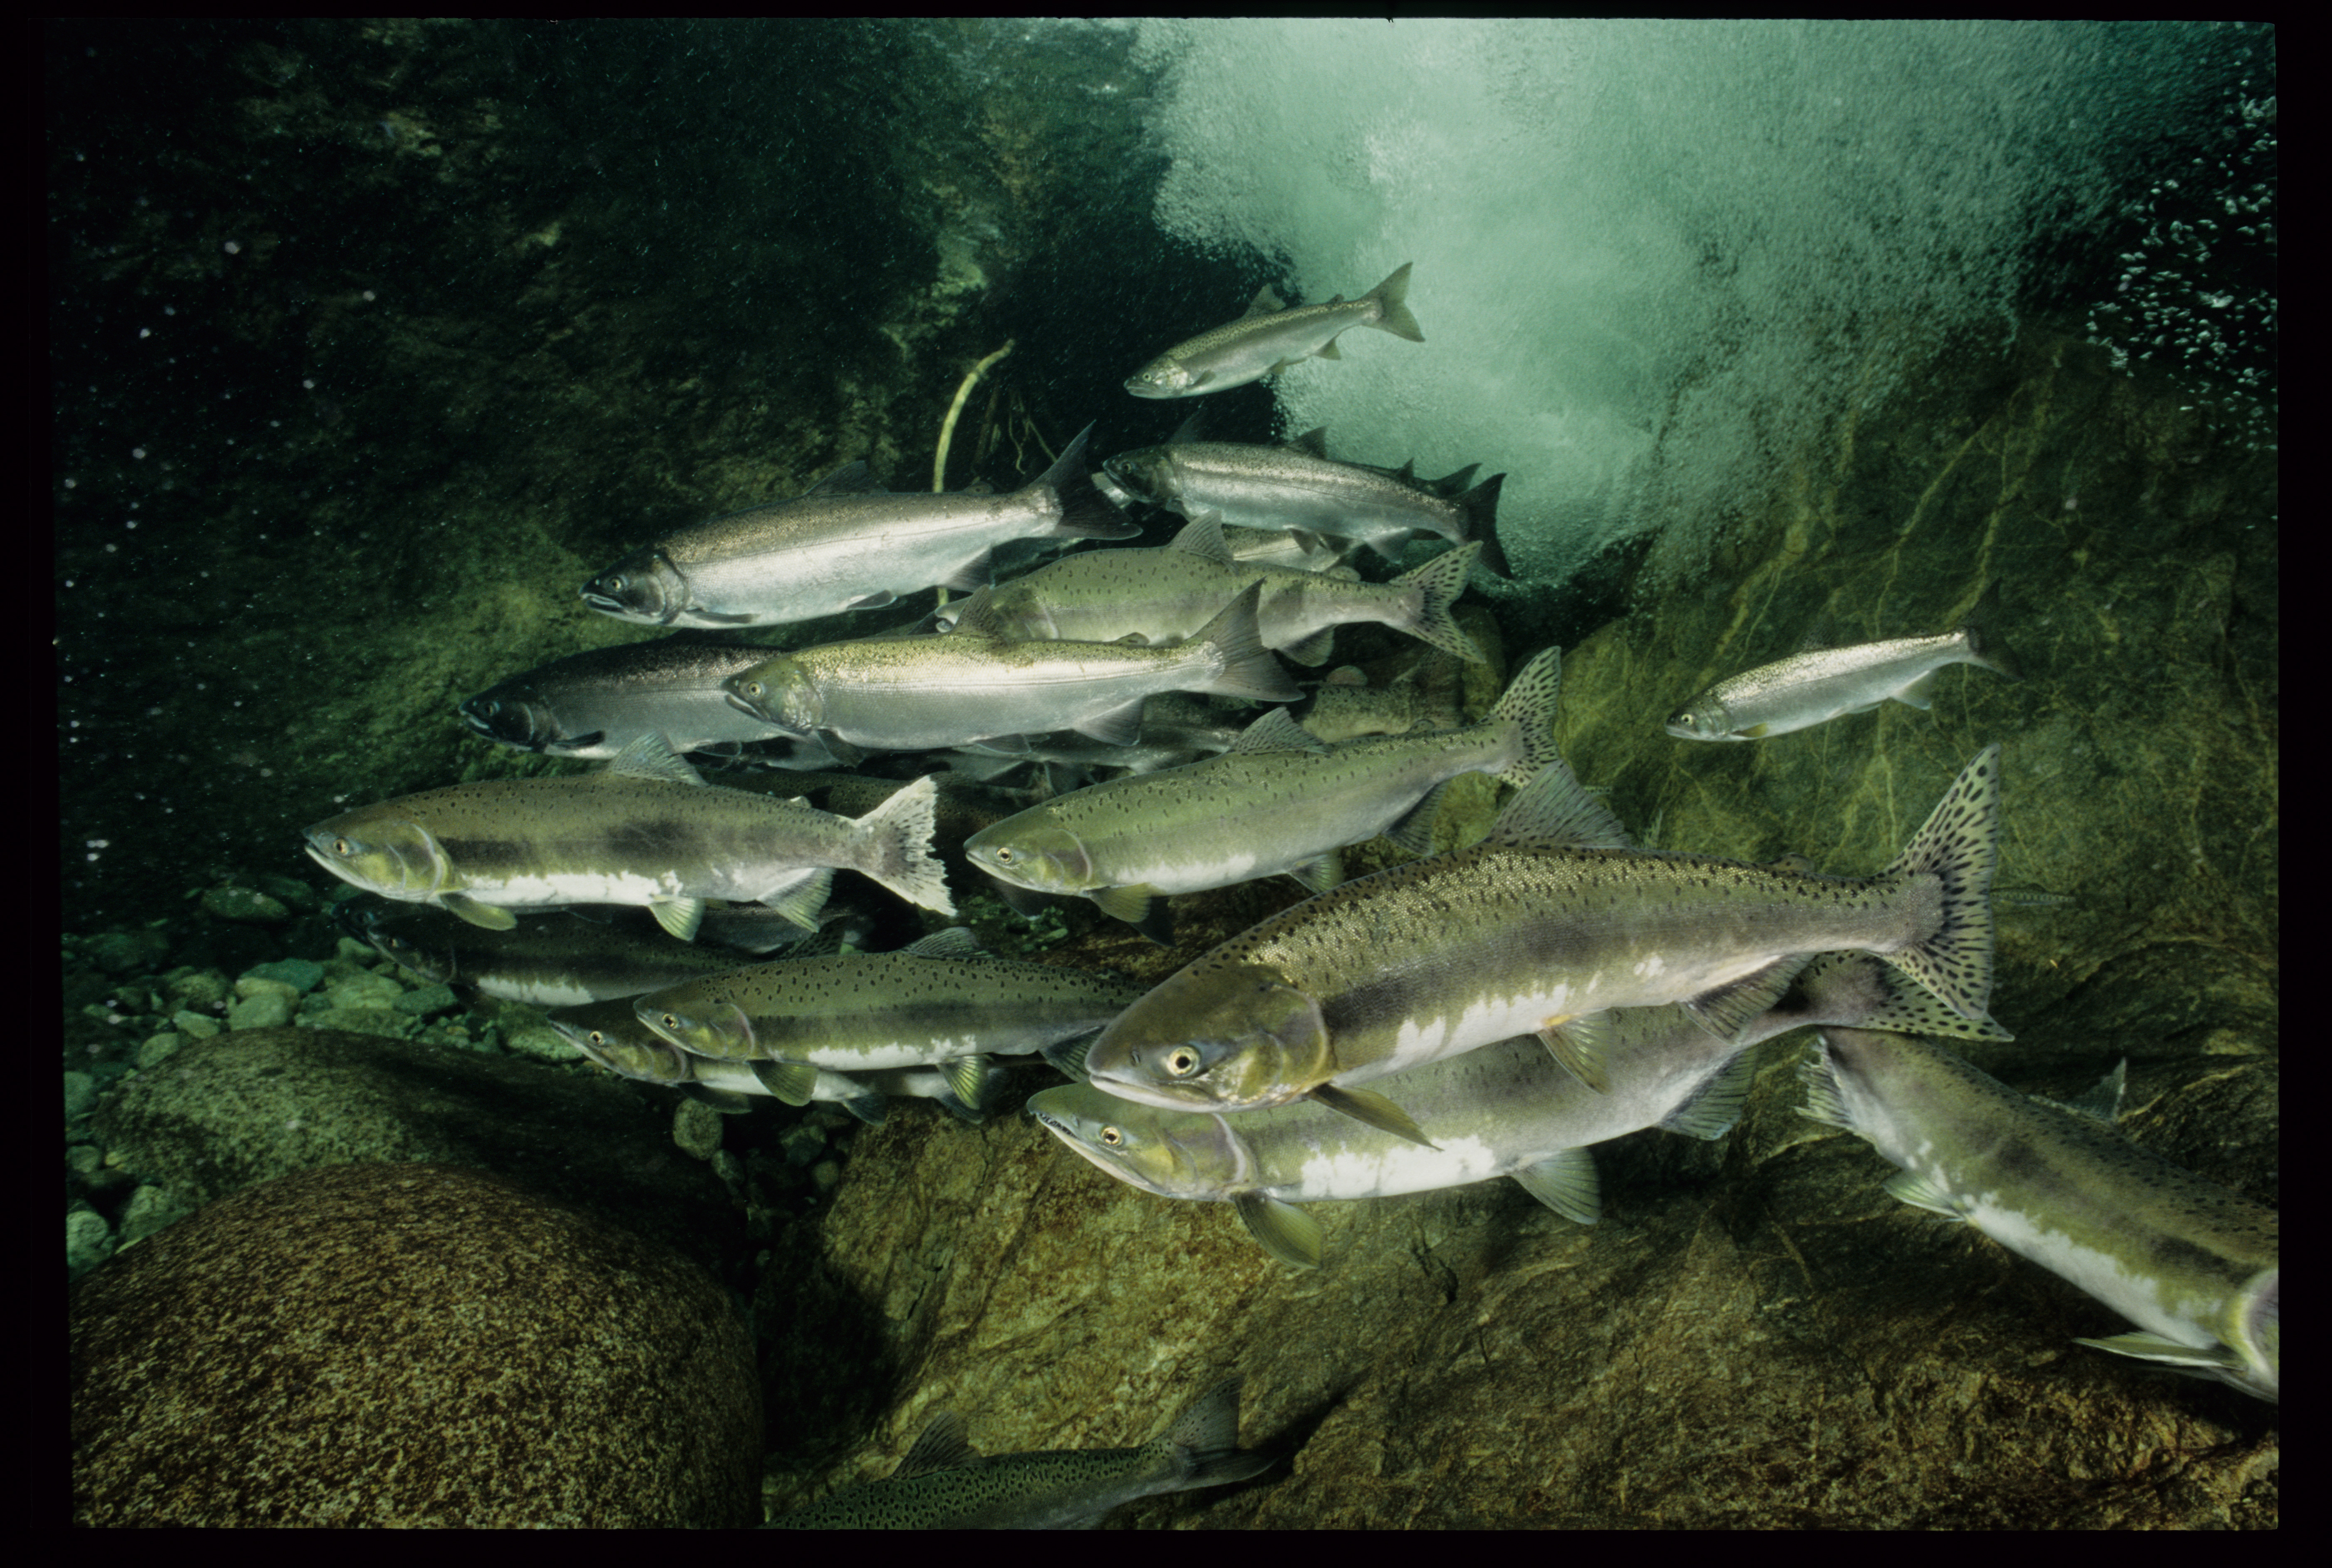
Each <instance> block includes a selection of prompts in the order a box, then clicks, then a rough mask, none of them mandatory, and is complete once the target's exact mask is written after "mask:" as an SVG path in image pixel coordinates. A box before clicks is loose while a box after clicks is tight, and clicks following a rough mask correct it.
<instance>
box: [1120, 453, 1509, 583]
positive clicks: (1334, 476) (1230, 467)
mask: <svg viewBox="0 0 2332 1568" xmlns="http://www.w3.org/2000/svg"><path fill="white" fill-rule="evenodd" d="M1185 428H1186V429H1187V428H1189V427H1188V426H1185ZM1102 466H1103V467H1104V469H1106V470H1107V471H1108V473H1109V474H1110V476H1111V477H1112V478H1113V479H1114V480H1116V481H1117V483H1119V484H1121V485H1123V486H1124V487H1125V488H1126V490H1128V491H1129V492H1132V493H1133V494H1134V495H1137V496H1139V497H1141V498H1142V500H1144V501H1147V502H1152V504H1153V505H1159V506H1165V507H1171V509H1172V510H1174V511H1176V512H1180V513H1181V514H1182V515H1183V516H1184V517H1188V518H1193V519H1196V518H1199V517H1204V516H1207V515H1209V513H1211V514H1213V515H1214V516H1215V517H1216V518H1217V519H1218V520H1219V521H1221V522H1222V524H1223V525H1224V527H1225V528H1227V529H1228V528H1253V529H1270V528H1278V529H1295V530H1299V531H1303V532H1305V533H1311V534H1333V535H1337V536H1341V537H1343V538H1348V539H1356V540H1361V541H1362V542H1363V543H1365V544H1367V545H1368V546H1369V547H1370V548H1371V550H1375V551H1376V552H1377V553H1378V554H1379V555H1381V556H1384V557H1386V558H1387V559H1391V558H1392V557H1393V556H1394V555H1395V554H1397V553H1398V551H1399V550H1400V547H1401V546H1402V545H1403V544H1405V543H1407V542H1408V541H1409V540H1410V539H1412V538H1414V537H1415V536H1416V535H1418V534H1419V533H1435V534H1439V535H1440V536H1441V537H1442V538H1443V539H1446V540H1449V541H1450V542H1451V543H1452V544H1466V543H1468V542H1472V541H1478V542H1479V543H1480V544H1481V546H1482V564H1483V565H1484V566H1486V567H1487V568H1489V569H1490V570H1492V571H1494V572H1496V573H1497V574H1498V575H1499V576H1500V577H1509V576H1512V575H1513V573H1512V570H1511V569H1510V568H1509V567H1508V566H1507V564H1506V552H1505V547H1504V546H1502V545H1500V544H1499V542H1498V533H1497V520H1498V492H1499V491H1500V489H1501V488H1502V487H1503V486H1504V484H1505V478H1506V476H1505V474H1503V473H1494V474H1492V475H1491V476H1490V477H1489V478H1487V479H1486V480H1484V481H1483V482H1482V483H1479V484H1477V485H1475V486H1474V487H1473V488H1472V489H1470V490H1467V491H1466V492H1462V493H1460V494H1457V495H1449V494H1445V493H1443V492H1442V490H1441V489H1439V488H1438V487H1435V486H1432V485H1428V484H1422V483H1419V482H1418V481H1417V480H1416V479H1414V478H1413V477H1410V476H1409V474H1408V473H1407V471H1405V470H1404V471H1400V472H1388V471H1387V470H1385V469H1381V468H1371V467H1369V466H1368V465H1366V464H1359V463H1339V462H1337V461H1336V460H1335V459H1333V458H1332V457H1330V456H1329V455H1328V452H1327V440H1326V435H1325V432H1324V431H1320V430H1311V431H1306V432H1305V434H1304V435H1299V436H1297V437H1296V438H1295V440H1293V441H1291V442H1289V443H1288V444H1287V445H1285V446H1247V445H1238V444H1235V443H1231V442H1225V441H1190V440H1184V439H1181V438H1180V434H1179V433H1178V435H1177V436H1176V438H1175V439H1172V440H1170V441H1168V442H1167V443H1166V444H1165V445H1161V446H1145V447H1142V448H1140V449H1139V450H1137V451H1133V452H1122V453H1120V454H1117V455H1116V456H1115V457H1112V458H1110V459H1108V460H1107V461H1105V462H1104V464H1102Z"/></svg>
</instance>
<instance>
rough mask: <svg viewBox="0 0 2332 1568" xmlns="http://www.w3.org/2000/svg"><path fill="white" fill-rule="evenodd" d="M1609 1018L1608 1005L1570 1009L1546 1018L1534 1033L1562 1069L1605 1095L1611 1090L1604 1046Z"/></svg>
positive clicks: (1606, 1040) (1607, 1035)
mask: <svg viewBox="0 0 2332 1568" xmlns="http://www.w3.org/2000/svg"><path fill="white" fill-rule="evenodd" d="M1610 1022H1611V1014H1610V1009H1602V1010H1601V1011H1598V1012H1591V1013H1571V1014H1566V1015H1564V1016H1563V1017H1562V1018H1549V1019H1547V1020H1546V1021H1545V1022H1544V1023H1543V1024H1541V1025H1540V1026H1539V1028H1538V1029H1537V1031H1536V1033H1537V1035H1538V1040H1539V1044H1541V1045H1543V1046H1544V1047H1546V1048H1547V1050H1548V1052H1549V1053H1550V1054H1552V1055H1553V1057H1554V1059H1555V1061H1556V1062H1557V1063H1559V1064H1560V1065H1561V1066H1562V1067H1563V1071H1565V1072H1567V1073H1569V1074H1570V1075H1571V1076H1572V1077H1574V1078H1576V1079H1578V1080H1579V1081H1580V1082H1581V1083H1582V1084H1584V1085H1587V1086H1588V1087H1589V1088H1591V1089H1592V1090H1594V1091H1595V1092H1596V1093H1597V1094H1599V1095H1608V1094H1610V1092H1611V1076H1610V1071H1609V1070H1608V1068H1607V1066H1606V1063H1605V1056H1606V1049H1605V1047H1606V1044H1607V1042H1608V1040H1609V1038H1610Z"/></svg>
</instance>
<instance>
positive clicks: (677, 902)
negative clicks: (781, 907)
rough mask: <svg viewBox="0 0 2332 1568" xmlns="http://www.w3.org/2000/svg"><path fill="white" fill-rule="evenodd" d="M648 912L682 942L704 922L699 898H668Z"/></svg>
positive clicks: (694, 935) (666, 930) (692, 940)
mask: <svg viewBox="0 0 2332 1568" xmlns="http://www.w3.org/2000/svg"><path fill="white" fill-rule="evenodd" d="M820 902H821V903H822V902H824V901H823V900H821V901H820ZM648 913H650V914H652V915H655V923H657V924H658V925H660V926H662V927H664V931H665V932H666V934H668V935H671V936H676V937H678V938H679V939H680V940H681V941H683V942H694V941H695V940H696V928H697V927H698V926H700V925H702V924H703V923H704V901H703V900H702V899H701V898H674V899H669V900H667V901H665V902H664V903H662V904H649V905H648ZM786 918H787V919H788V920H791V919H793V916H791V915H788V916H787V917H786ZM797 923H798V924H809V923H808V922H806V921H804V922H797Z"/></svg>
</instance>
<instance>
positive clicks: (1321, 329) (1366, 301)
mask: <svg viewBox="0 0 2332 1568" xmlns="http://www.w3.org/2000/svg"><path fill="white" fill-rule="evenodd" d="M1411 264H1412V263H1408V262H1403V263H1401V264H1400V266H1399V267H1397V268H1395V269H1394V271H1393V273H1392V275H1391V277H1389V278H1387V279H1386V280H1385V281H1384V282H1381V283H1379V284H1378V285H1377V286H1376V287H1375V288H1373V289H1371V290H1370V291H1369V292H1367V293H1365V294H1362V296H1361V297H1360V298H1359V299H1357V300H1347V299H1345V298H1344V296H1343V295H1342V294H1338V295H1337V296H1336V297H1335V298H1334V299H1333V300H1330V301H1328V302H1327V303H1326V304H1324V305H1299V306H1297V307H1295V309H1293V310H1290V309H1288V308H1287V307H1286V306H1285V305H1284V304H1282V303H1281V302H1280V299H1279V296H1278V295H1277V294H1276V293H1274V292H1272V290H1271V287H1270V285H1269V284H1266V285H1265V286H1264V287H1263V288H1262V289H1260V290H1258V291H1257V293H1256V296H1255V299H1254V300H1253V301H1250V302H1249V304H1248V305H1247V314H1246V315H1244V316H1241V317H1240V318H1239V319H1238V320H1236V321H1232V322H1230V323H1228V324H1227V325H1225V326H1220V327H1217V328H1216V329H1214V330H1212V331H1209V332H1201V333H1199V335H1198V336H1197V337H1195V338H1191V339H1186V340H1185V341H1183V342H1180V343H1177V344H1175V345H1174V346H1173V347H1172V348H1171V349H1167V350H1166V351H1165V352H1164V353H1163V354H1161V355H1159V356H1158V358H1156V359H1152V361H1150V363H1149V364H1147V365H1144V366H1143V367H1142V368H1141V369H1139V370H1136V371H1135V372H1134V373H1133V375H1131V376H1129V377H1127V378H1126V381H1125V389H1126V390H1127V391H1128V392H1131V393H1133V395H1134V396H1135V397H1199V396H1200V395H1201V394H1204V393H1208V392H1222V391H1227V390H1228V389H1229V388H1231V387H1244V386H1246V385H1247V383H1248V382H1250V381H1260V380H1262V379H1263V378H1265V377H1266V376H1271V375H1276V374H1277V373H1278V372H1279V371H1282V370H1285V369H1286V368H1288V367H1289V366H1290V365H1294V364H1295V363H1297V362H1298V361H1300V360H1303V359H1313V358H1317V359H1343V355H1342V354H1340V353H1338V352H1337V350H1336V339H1337V337H1338V335H1339V334H1341V333H1343V332H1346V331H1349V330H1352V328H1354V327H1374V328H1375V329H1376V330H1378V331H1380V332H1391V334H1392V335H1393V336H1394V337H1396V338H1406V339H1409V340H1410V342H1412V343H1422V342H1424V341H1425V334H1424V333H1423V332H1422V331H1420V330H1418V325H1417V318H1416V317H1414V316H1412V315H1410V313H1409V269H1410V265H1411Z"/></svg>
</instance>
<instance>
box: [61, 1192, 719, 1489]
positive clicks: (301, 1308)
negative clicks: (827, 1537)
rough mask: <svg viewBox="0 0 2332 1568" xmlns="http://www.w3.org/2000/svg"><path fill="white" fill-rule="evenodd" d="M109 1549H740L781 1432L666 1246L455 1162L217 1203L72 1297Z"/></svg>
mask: <svg viewBox="0 0 2332 1568" xmlns="http://www.w3.org/2000/svg"><path fill="white" fill-rule="evenodd" d="M69 1324H70V1328H71V1331H72V1369H73V1372H72V1438H73V1515H74V1519H75V1521H76V1522H77V1523H79V1524H82V1525H440V1526H443V1525H471V1526H495V1525H502V1526H510V1525H531V1526H537V1527H540V1526H546V1525H566V1526H579V1527H594V1528H607V1527H610V1526H622V1525H664V1526H672V1525H712V1526H722V1525H741V1524H744V1523H747V1522H749V1520H750V1515H751V1511H752V1505H753V1490H754V1455H755V1454H756V1453H757V1451H758V1448H759V1445H760V1408H759V1404H758V1401H757V1398H756V1391H755V1388H754V1381H753V1375H752V1368H753V1362H752V1351H751V1346H750V1342H749V1340H748V1337H747V1335H746V1333H745V1329H744V1325H743V1324H741V1323H740V1322H738V1320H737V1317H736V1314H735V1311H734V1309H733V1308H732V1307H731V1305H730V1302H729V1298H728V1296H727V1295H726V1293H725V1292H723V1291H722V1289H721V1287H720V1286H719V1285H718V1284H717V1283H716V1282H715V1281H714V1280H713V1279H712V1276H709V1275H708V1274H706V1273H705V1272H704V1270H703V1269H702V1268H701V1267H697V1266H696V1265H695V1264H693V1263H692V1262H690V1261H689V1260H688V1259H686V1258H685V1257H682V1256H680V1255H679V1254H678V1253H676V1252H674V1251H673V1250H672V1249H671V1248H666V1247H663V1246H660V1245H658V1244H656V1243H655V1242H653V1241H650V1240H647V1239H645V1238H642V1237H640V1236H639V1235H637V1234H636V1233H635V1232H633V1231H630V1230H627V1229H623V1228H621V1227H616V1226H610V1225H608V1224H607V1223H605V1222H604V1221H602V1220H600V1219H596V1218H595V1217H593V1216H591V1215H589V1214H588V1213H585V1212H583V1211H581V1210H579V1209H572V1208H569V1207H568V1206H566V1205H564V1204H560V1203H559V1202H556V1201H554V1200H549V1199H547V1198H545V1197H544V1196H543V1195H542V1194H540V1192H539V1191H537V1190H532V1189H530V1188H529V1187H527V1186H525V1185H523V1184H520V1183H515V1182H512V1181H508V1180H506V1179H504V1178H501V1177H496V1176H490V1175H487V1174H485V1173H483V1172H481V1171H467V1170H460V1169H455V1168H452V1167H447V1166H436V1165H346V1166H336V1167H332V1168H330V1169H326V1170H320V1171H305V1172H302V1173H301V1174H298V1175H294V1176H288V1177H284V1178H282V1179H281V1180H278V1181H271V1182H267V1183H264V1184H263V1185H261V1186H258V1187H254V1188H252V1189H250V1190H246V1191H244V1192H241V1193H238V1194H236V1195H235V1196H234V1197H231V1198H226V1199H223V1200H219V1201H218V1202H215V1203H213V1204H211V1205H210V1206H208V1207H207V1208H205V1209H203V1210H202V1211H201V1212H199V1213H197V1214H196V1215H195V1216H193V1217H192V1218H190V1219H186V1220H184V1221H181V1222H180V1223H179V1224H177V1225H175V1226H173V1227H171V1228H170V1229H168V1230H167V1231H165V1232H164V1233H162V1234H161V1235H158V1236H157V1237H155V1238H152V1239H150V1240H148V1241H146V1242H144V1243H143V1244H141V1245H140V1246H139V1247H137V1248H132V1249H131V1250H129V1252H127V1253H124V1254H122V1255H121V1256H120V1257H117V1258H115V1259H113V1260H112V1261H111V1262H110V1263H109V1264H107V1265H106V1266H104V1267H101V1268H100V1269H98V1270H97V1271H96V1272H94V1273H92V1274H91V1275H90V1276H88V1277H87V1278H86V1279H84V1280H82V1281H81V1283H80V1284H79V1285H78V1286H75V1288H74V1292H73V1296H72V1305H71V1307H70V1310H69Z"/></svg>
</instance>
